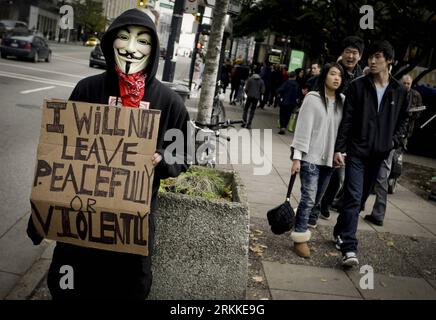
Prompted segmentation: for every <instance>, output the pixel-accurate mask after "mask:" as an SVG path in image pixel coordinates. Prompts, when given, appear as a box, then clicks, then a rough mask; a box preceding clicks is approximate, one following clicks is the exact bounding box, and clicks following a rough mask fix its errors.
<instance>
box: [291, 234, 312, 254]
mask: <svg viewBox="0 0 436 320" xmlns="http://www.w3.org/2000/svg"><path fill="white" fill-rule="evenodd" d="M311 235H312V234H311V232H310V231H309V230H307V231H306V232H295V231H293V232H292V233H291V239H292V240H293V241H294V251H295V253H296V254H297V255H298V256H300V257H303V258H310V248H309V246H308V241H309V240H310V237H311Z"/></svg>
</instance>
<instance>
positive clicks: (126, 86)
mask: <svg viewBox="0 0 436 320" xmlns="http://www.w3.org/2000/svg"><path fill="white" fill-rule="evenodd" d="M115 70H116V71H117V74H118V79H119V80H120V81H119V82H120V95H121V102H122V105H123V106H125V107H132V108H138V107H139V103H140V102H141V100H142V97H144V88H145V79H146V77H147V75H146V74H145V70H142V71H139V72H136V73H132V74H125V73H123V72H122V71H121V70H120V68H118V66H117V65H116V66H115Z"/></svg>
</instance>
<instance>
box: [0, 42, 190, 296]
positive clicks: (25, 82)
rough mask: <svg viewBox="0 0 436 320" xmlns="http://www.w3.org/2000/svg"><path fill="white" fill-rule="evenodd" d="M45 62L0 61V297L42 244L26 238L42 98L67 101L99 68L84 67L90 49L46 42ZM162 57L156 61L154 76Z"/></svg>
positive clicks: (181, 64)
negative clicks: (47, 55) (49, 53)
mask: <svg viewBox="0 0 436 320" xmlns="http://www.w3.org/2000/svg"><path fill="white" fill-rule="evenodd" d="M50 47H51V49H52V51H53V55H52V58H53V59H52V61H51V62H50V63H46V62H39V63H33V62H29V61H18V60H15V59H0V98H1V108H2V114H1V117H0V126H1V128H3V130H2V135H1V137H0V143H1V145H2V152H1V153H0V164H1V165H0V176H1V179H0V201H1V204H2V205H1V207H0V221H1V223H0V299H2V298H4V297H5V296H6V295H7V294H8V292H9V291H10V290H11V289H12V288H13V287H14V285H15V284H16V283H17V281H18V280H19V279H20V277H21V276H22V275H23V274H24V273H25V272H26V271H27V270H28V269H29V268H30V267H31V265H32V264H33V262H34V261H35V260H36V259H37V258H39V257H40V255H41V254H42V252H43V250H44V249H45V247H46V244H44V245H41V246H33V245H32V243H31V242H30V241H29V239H28V238H27V237H26V227H27V221H28V217H29V214H30V204H29V198H30V191H31V185H32V177H33V170H34V164H35V159H36V148H37V145H38V138H39V126H40V121H41V105H42V103H43V100H44V99H47V98H60V99H68V97H69V95H70V93H71V91H72V89H73V88H74V86H75V84H76V83H77V82H78V81H79V80H80V79H82V78H84V77H86V76H90V75H94V74H98V73H101V72H103V71H104V70H103V69H97V68H90V67H89V65H88V64H89V60H88V59H89V54H90V52H91V50H92V48H91V47H83V46H78V45H65V44H58V43H50ZM178 59H179V60H178V62H177V68H176V74H175V80H176V81H177V80H180V81H182V80H185V79H186V78H187V75H188V74H189V63H190V60H189V59H188V58H184V57H179V58H178ZM163 65H164V61H163V60H162V59H161V60H160V63H159V69H158V76H157V77H158V79H161V74H162V70H163Z"/></svg>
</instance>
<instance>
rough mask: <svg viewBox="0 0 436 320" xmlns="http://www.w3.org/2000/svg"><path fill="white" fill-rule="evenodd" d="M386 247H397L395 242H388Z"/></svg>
mask: <svg viewBox="0 0 436 320" xmlns="http://www.w3.org/2000/svg"><path fill="white" fill-rule="evenodd" d="M386 245H387V246H388V247H393V246H394V245H395V243H394V242H393V241H388V242H386Z"/></svg>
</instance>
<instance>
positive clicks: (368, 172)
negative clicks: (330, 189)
mask: <svg viewBox="0 0 436 320" xmlns="http://www.w3.org/2000/svg"><path fill="white" fill-rule="evenodd" d="M382 162H383V159H370V158H369V159H362V158H358V157H354V156H348V157H347V159H346V165H345V181H344V204H343V207H342V209H341V211H340V213H339V216H338V220H337V222H336V225H335V228H334V230H333V236H334V237H336V236H340V237H341V240H342V241H343V243H342V245H341V251H342V253H343V254H345V253H346V252H350V251H352V252H357V238H356V232H357V225H358V222H359V213H360V211H361V210H362V205H363V204H364V203H365V201H366V199H367V198H368V196H369V193H370V191H371V189H372V187H373V186H374V183H375V181H376V178H377V175H378V172H379V169H380V166H381V164H382Z"/></svg>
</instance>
